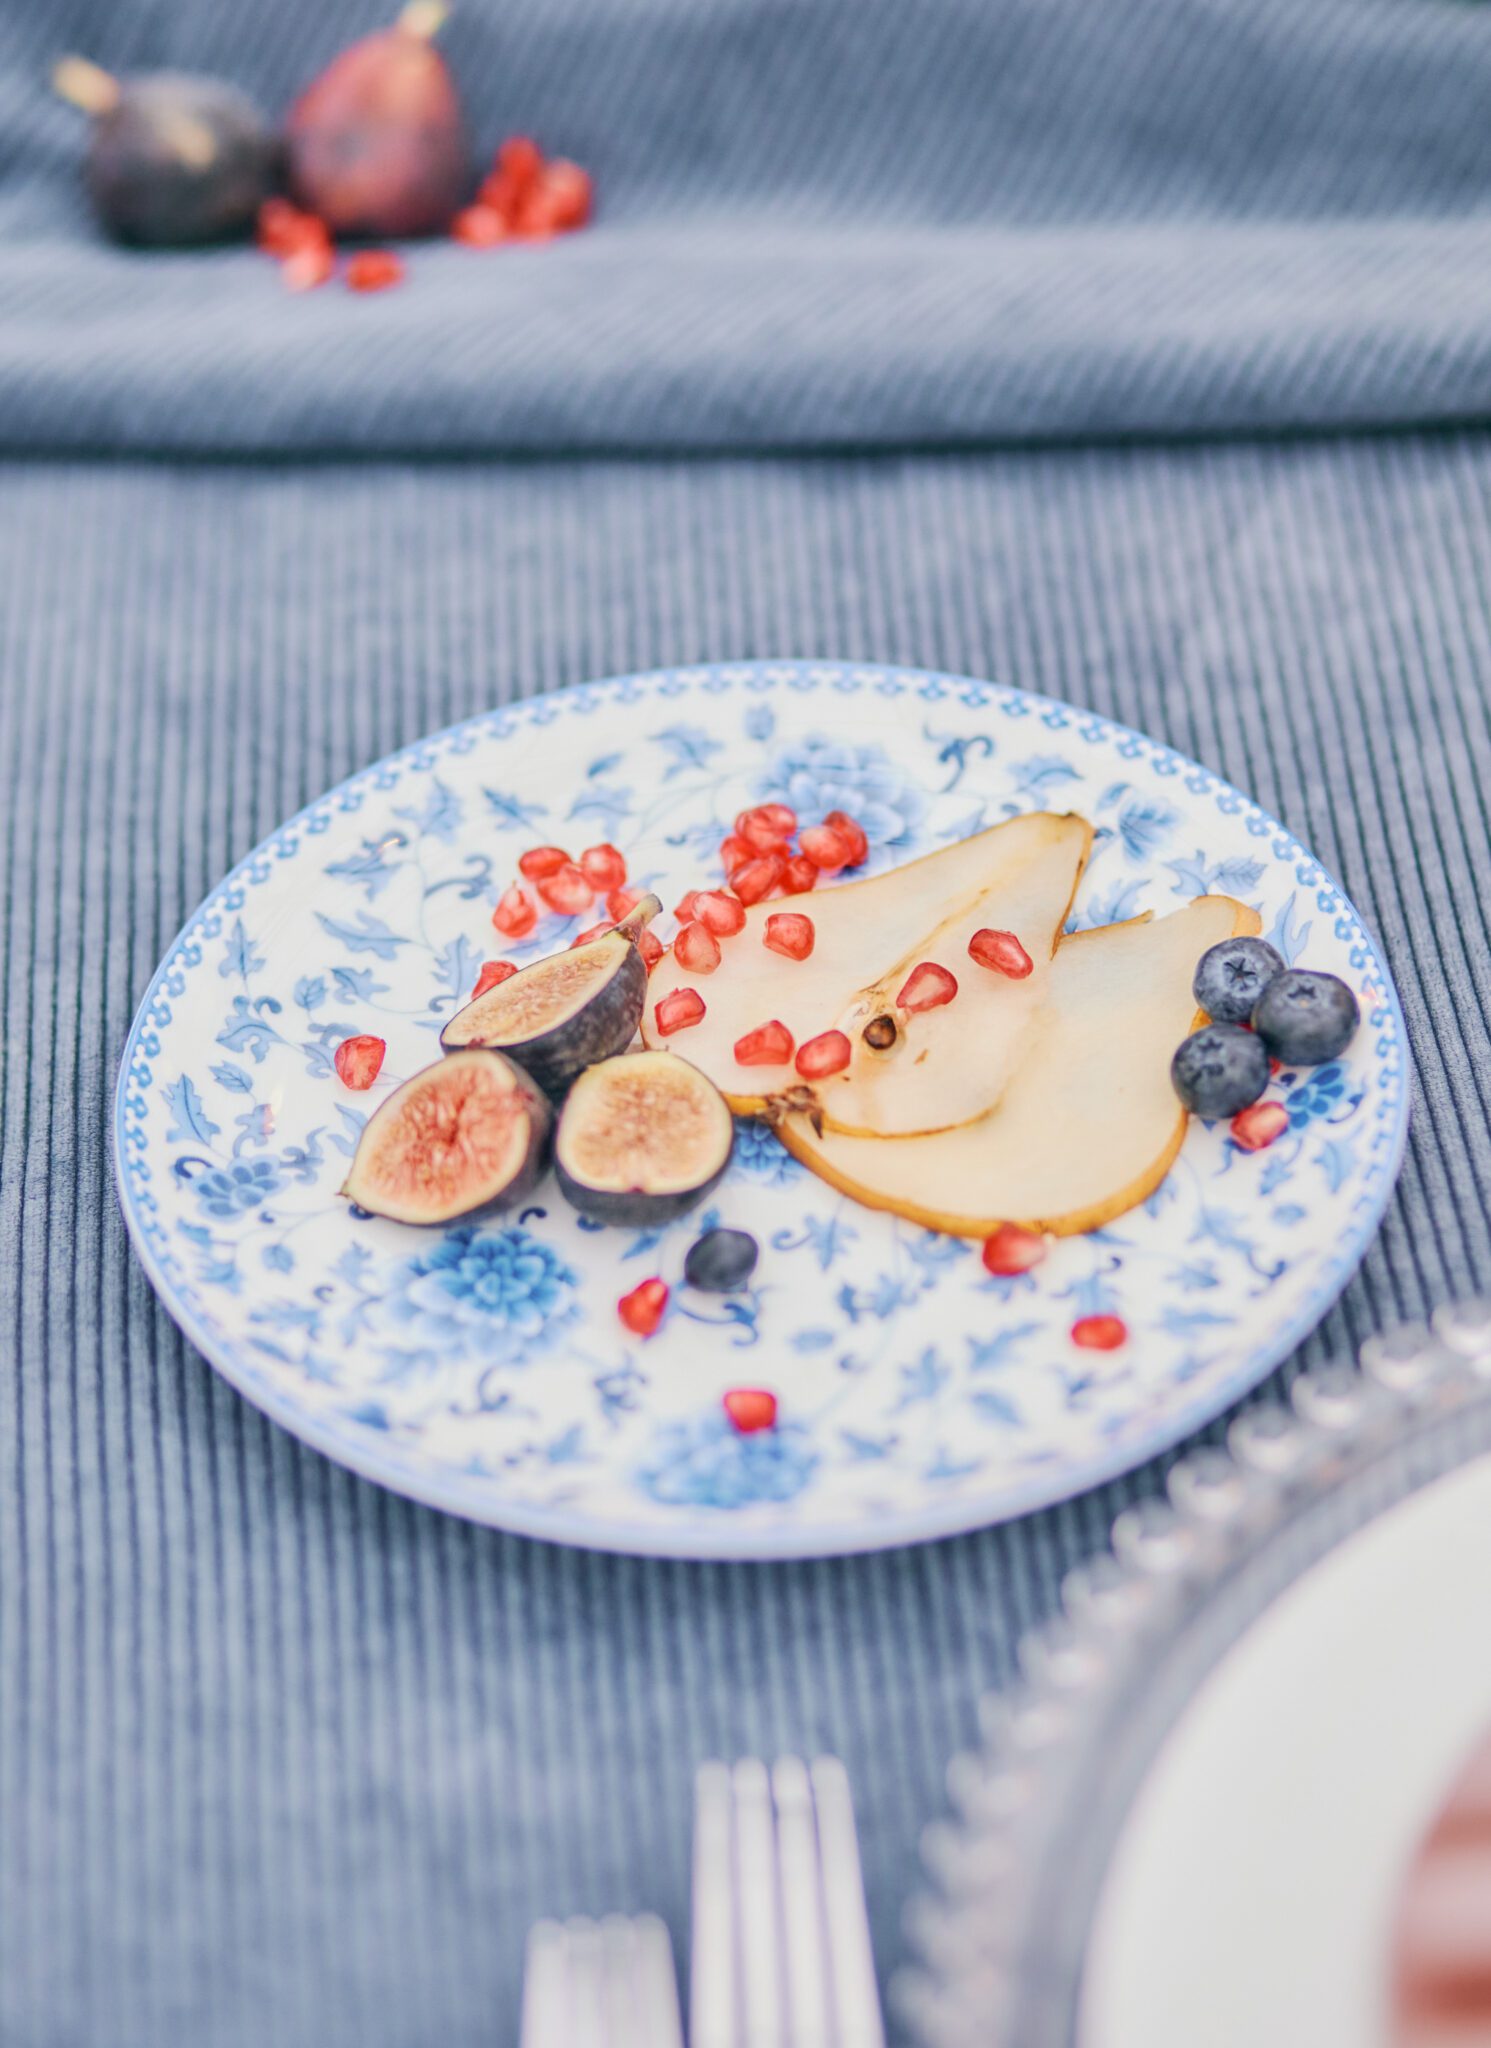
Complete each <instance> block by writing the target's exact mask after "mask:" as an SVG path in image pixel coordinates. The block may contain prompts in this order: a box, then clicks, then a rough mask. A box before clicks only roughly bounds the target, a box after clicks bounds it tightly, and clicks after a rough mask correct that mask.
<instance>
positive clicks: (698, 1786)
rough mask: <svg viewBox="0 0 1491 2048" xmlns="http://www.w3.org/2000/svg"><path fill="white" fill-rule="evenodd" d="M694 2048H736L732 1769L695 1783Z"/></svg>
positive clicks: (708, 1768)
mask: <svg viewBox="0 0 1491 2048" xmlns="http://www.w3.org/2000/svg"><path fill="white" fill-rule="evenodd" d="M689 2043H690V2048H735V1848H734V1829H733V1827H732V1825H731V1787H730V1770H729V1766H728V1765H726V1764H722V1763H707V1764H701V1765H700V1766H699V1772H698V1775H697V1777H696V1778H695V1780H694V1932H693V1942H692V1946H691V1948H690V1952H689Z"/></svg>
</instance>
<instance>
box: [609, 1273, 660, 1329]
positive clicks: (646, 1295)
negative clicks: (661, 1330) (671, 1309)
mask: <svg viewBox="0 0 1491 2048" xmlns="http://www.w3.org/2000/svg"><path fill="white" fill-rule="evenodd" d="M667 1306H668V1283H667V1281H666V1280H643V1281H640V1282H639V1283H638V1285H637V1286H635V1287H634V1288H633V1289H632V1291H631V1293H630V1294H623V1295H622V1297H621V1299H620V1301H618V1302H617V1304H616V1313H617V1315H619V1316H620V1318H621V1320H622V1321H623V1322H624V1323H625V1324H626V1326H627V1328H628V1329H629V1330H630V1331H632V1333H633V1334H634V1335H635V1336H638V1337H650V1336H651V1335H652V1333H653V1331H654V1330H655V1329H656V1328H657V1326H658V1324H659V1323H660V1322H661V1321H662V1320H663V1310H664V1309H665V1308H666V1307H667Z"/></svg>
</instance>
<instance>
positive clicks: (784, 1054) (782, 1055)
mask: <svg viewBox="0 0 1491 2048" xmlns="http://www.w3.org/2000/svg"><path fill="white" fill-rule="evenodd" d="M792 1044H793V1041H792V1033H791V1032H790V1031H789V1030H788V1029H787V1027H786V1025H785V1024H783V1023H782V1022H781V1021H780V1020H779V1019H778V1018H776V1017H773V1018H772V1020H771V1022H770V1023H769V1024H758V1025H757V1026H756V1028H755V1030H754V1031H748V1032H747V1033H746V1035H745V1037H744V1038H737V1039H736V1041H735V1064H736V1065H737V1066H739V1067H784V1066H786V1064H787V1062H788V1060H790V1059H791V1057H792Z"/></svg>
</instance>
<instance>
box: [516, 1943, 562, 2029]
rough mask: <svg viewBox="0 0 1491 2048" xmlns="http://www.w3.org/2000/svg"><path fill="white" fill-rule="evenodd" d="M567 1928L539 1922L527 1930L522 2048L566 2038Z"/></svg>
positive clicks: (524, 1961)
mask: <svg viewBox="0 0 1491 2048" xmlns="http://www.w3.org/2000/svg"><path fill="white" fill-rule="evenodd" d="M564 1939H565V1937H564V1929H563V1928H562V1927H561V1926H560V1925H559V1923H558V1921H557V1920H539V1921H537V1922H536V1923H535V1924H534V1925H533V1926H532V1927H530V1928H529V1930H528V1946H527V1949H526V1951H525V1954H524V1958H523V2048H544V2044H545V2042H547V2041H558V2040H560V2039H562V2038H563V2029H564V2026H565V2005H566V2002H567V2001H566V1992H565V1976H564Z"/></svg>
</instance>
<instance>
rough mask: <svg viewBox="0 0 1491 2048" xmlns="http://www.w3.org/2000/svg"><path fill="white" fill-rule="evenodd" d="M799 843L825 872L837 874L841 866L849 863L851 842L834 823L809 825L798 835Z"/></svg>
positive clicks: (811, 859) (815, 865)
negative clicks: (837, 829) (836, 828)
mask: <svg viewBox="0 0 1491 2048" xmlns="http://www.w3.org/2000/svg"><path fill="white" fill-rule="evenodd" d="M797 843H798V845H799V846H800V847H801V848H802V850H803V852H804V853H805V854H806V855H807V857H808V859H809V860H810V861H811V862H812V863H813V865H814V867H815V868H822V869H823V871H824V873H825V874H829V875H836V874H837V873H838V871H839V869H840V868H843V867H847V866H848V865H849V854H850V850H851V849H850V843H849V841H848V840H847V839H845V838H844V836H843V835H842V833H840V832H838V831H836V830H835V828H834V827H833V826H832V825H807V826H805V827H804V828H803V830H802V831H801V832H799V833H798V835H797Z"/></svg>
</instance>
